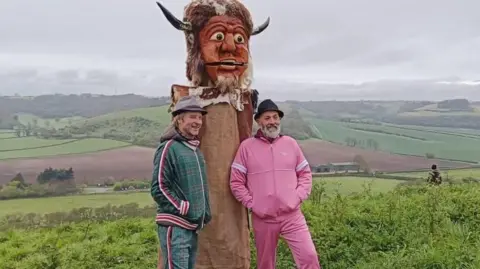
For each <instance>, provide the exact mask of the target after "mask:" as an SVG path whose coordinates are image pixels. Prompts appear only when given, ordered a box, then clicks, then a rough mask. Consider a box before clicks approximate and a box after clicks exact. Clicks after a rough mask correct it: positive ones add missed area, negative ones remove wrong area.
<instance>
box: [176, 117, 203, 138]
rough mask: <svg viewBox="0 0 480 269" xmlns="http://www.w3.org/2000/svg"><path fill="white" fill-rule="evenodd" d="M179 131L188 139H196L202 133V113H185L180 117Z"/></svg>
mask: <svg viewBox="0 0 480 269" xmlns="http://www.w3.org/2000/svg"><path fill="white" fill-rule="evenodd" d="M178 117H179V118H178V122H177V124H178V129H179V130H180V132H181V133H182V134H183V135H184V136H185V137H187V138H195V137H196V136H198V134H199V132H200V128H201V127H202V123H203V116H202V113H200V112H185V113H182V114H180V115H179V116H178Z"/></svg>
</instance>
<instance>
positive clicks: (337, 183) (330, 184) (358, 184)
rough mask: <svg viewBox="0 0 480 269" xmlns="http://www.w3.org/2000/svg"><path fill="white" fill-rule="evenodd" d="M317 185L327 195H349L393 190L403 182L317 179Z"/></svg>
mask: <svg viewBox="0 0 480 269" xmlns="http://www.w3.org/2000/svg"><path fill="white" fill-rule="evenodd" d="M315 179H317V181H316V183H317V184H321V185H323V187H324V188H325V191H326V193H327V194H336V193H339V194H341V195H348V194H352V193H360V192H363V191H364V190H370V191H371V192H372V193H380V192H388V191H391V190H393V189H394V188H395V187H396V186H397V185H398V184H400V183H402V182H404V181H402V180H393V179H383V178H369V177H325V178H321V176H320V177H316V178H315Z"/></svg>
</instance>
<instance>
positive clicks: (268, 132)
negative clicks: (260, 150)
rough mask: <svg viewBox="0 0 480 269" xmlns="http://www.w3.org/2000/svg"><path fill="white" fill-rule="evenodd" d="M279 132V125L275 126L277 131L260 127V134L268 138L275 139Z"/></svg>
mask: <svg viewBox="0 0 480 269" xmlns="http://www.w3.org/2000/svg"><path fill="white" fill-rule="evenodd" d="M280 130H281V125H278V126H277V129H275V128H270V130H269V129H268V128H267V126H262V132H263V134H264V135H265V136H266V137H268V138H272V139H275V138H277V137H278V136H279V135H280Z"/></svg>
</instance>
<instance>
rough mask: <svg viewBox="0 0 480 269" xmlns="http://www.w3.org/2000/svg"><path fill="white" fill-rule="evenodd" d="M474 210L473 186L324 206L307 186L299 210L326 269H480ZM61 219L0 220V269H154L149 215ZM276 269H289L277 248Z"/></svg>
mask: <svg viewBox="0 0 480 269" xmlns="http://www.w3.org/2000/svg"><path fill="white" fill-rule="evenodd" d="M479 208H480V185H478V184H476V183H471V184H456V185H445V186H440V187H431V186H425V185H421V186H401V187H399V188H397V189H396V190H394V191H392V192H389V193H382V194H373V193H371V192H370V191H369V190H368V189H367V190H366V191H364V192H363V193H361V194H354V195H350V196H341V195H331V196H330V197H326V194H325V193H324V192H323V190H322V187H321V185H315V189H314V191H313V192H312V195H311V198H310V199H309V201H308V202H306V203H305V204H304V205H303V211H304V213H305V216H306V218H307V222H308V224H309V226H310V231H311V233H312V237H313V239H314V241H315V245H316V247H317V250H318V253H319V257H320V262H321V264H322V266H323V268H324V269H346V268H348V269H351V268H356V269H380V268H381V269H383V268H393V269H395V268H402V269H404V268H409V269H410V268H412V269H415V268H418V269H443V268H445V269H447V268H449V269H450V268H472V269H473V268H480V255H478V249H480V210H479ZM82 212H83V213H82ZM62 214H63V215H58V216H57V217H55V216H56V215H49V217H42V216H37V215H35V214H33V215H30V216H29V217H27V215H23V216H20V215H16V217H15V218H14V217H12V216H7V217H5V218H4V219H3V220H2V223H1V226H0V229H2V231H1V232H0V265H1V268H5V269H13V268H15V269H23V268H28V269H34V268H46V269H48V268H78V269H83V268H85V269H87V268H88V269H90V268H121V269H123V268H125V269H126V268H140V269H142V268H145V269H146V268H155V266H156V260H157V248H158V239H157V236H156V227H155V223H154V222H153V219H154V217H153V214H154V208H153V207H146V208H143V209H142V208H138V207H136V206H135V205H126V206H121V207H113V206H107V207H104V208H100V209H90V208H85V209H82V210H77V211H76V212H70V213H62ZM69 214H70V215H72V216H73V215H80V216H82V217H76V218H74V217H70V218H68V217H66V216H69ZM19 218H23V220H22V221H23V222H24V223H23V224H22V225H20V224H19V221H21V220H19ZM34 220H35V221H34ZM251 250H252V265H251V268H256V267H255V262H256V257H255V251H254V247H253V240H252V248H251ZM277 268H295V264H294V262H293V258H292V256H291V254H290V251H289V249H288V247H287V245H286V244H285V243H284V242H281V243H280V244H279V248H278V257H277Z"/></svg>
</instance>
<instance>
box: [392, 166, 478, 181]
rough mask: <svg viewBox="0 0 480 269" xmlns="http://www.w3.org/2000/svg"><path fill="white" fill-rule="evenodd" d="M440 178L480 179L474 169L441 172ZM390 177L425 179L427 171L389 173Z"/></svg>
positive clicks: (476, 170)
mask: <svg viewBox="0 0 480 269" xmlns="http://www.w3.org/2000/svg"><path fill="white" fill-rule="evenodd" d="M440 172H441V173H442V177H443V178H444V179H445V178H449V179H462V178H468V177H472V178H477V179H480V168H474V169H454V170H445V171H442V170H440ZM391 175H396V176H405V177H410V178H426V177H427V176H428V171H425V172H411V173H391Z"/></svg>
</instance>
